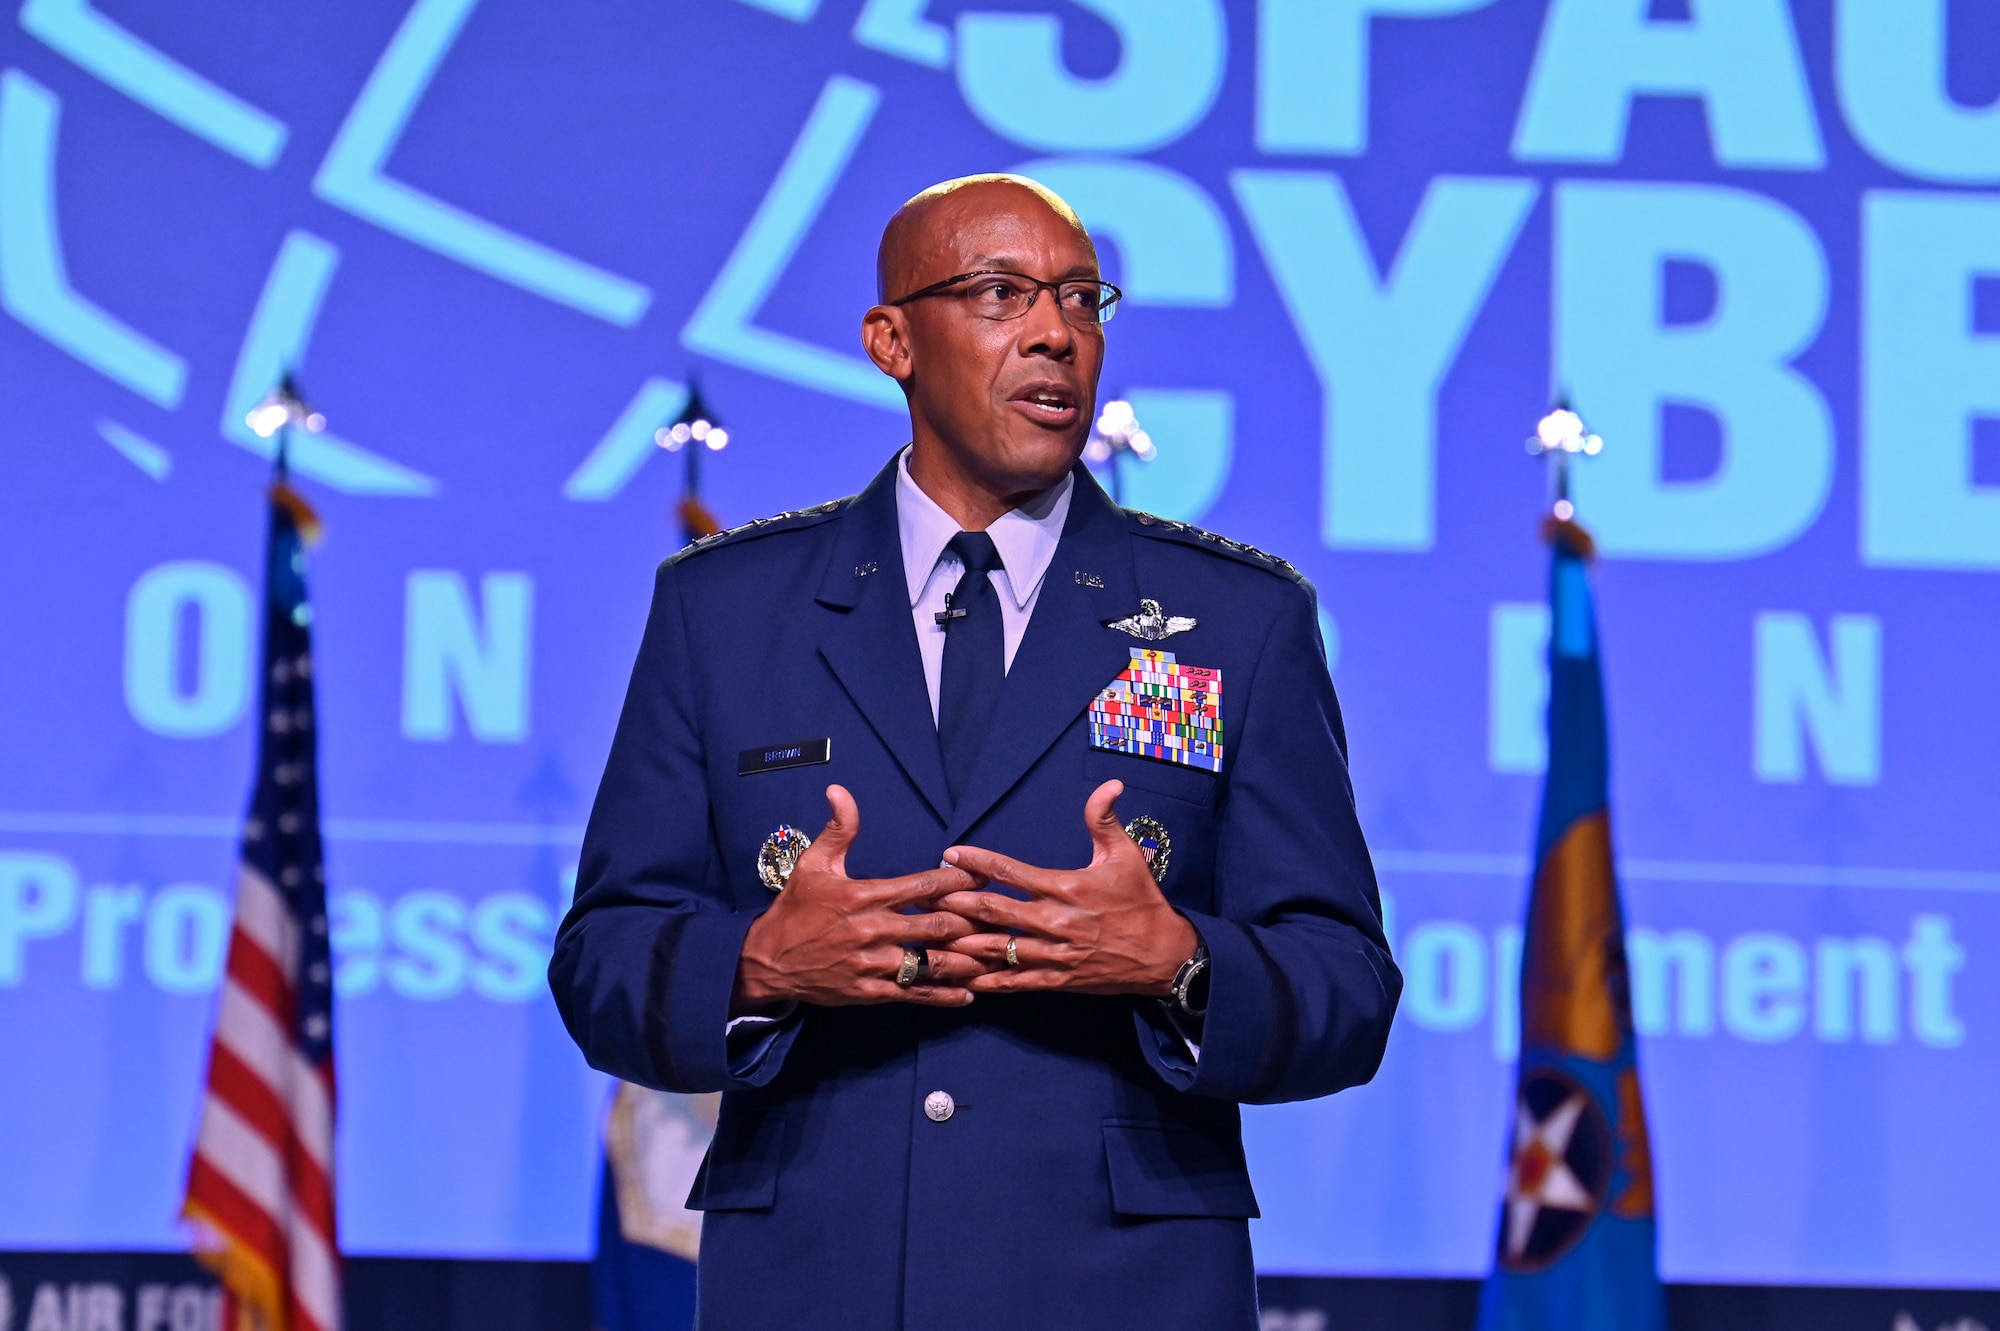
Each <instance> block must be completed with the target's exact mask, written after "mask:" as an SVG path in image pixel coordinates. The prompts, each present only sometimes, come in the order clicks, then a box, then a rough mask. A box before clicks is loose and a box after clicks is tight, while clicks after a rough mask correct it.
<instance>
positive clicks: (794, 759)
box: [736, 738, 833, 776]
mask: <svg viewBox="0 0 2000 1331" xmlns="http://www.w3.org/2000/svg"><path fill="white" fill-rule="evenodd" d="M832 758H833V740H832V739H831V738H827V739H795V740H790V741H788V742H786V743H784V744H759V745H758V746H757V747H756V748H754V749H745V750H743V752H741V753H739V754H737V755H736V775H738V776H755V775H756V774H757V773H759V772H776V771H780V770H782V769H784V768H787V767H811V766H812V765H813V764H814V763H823V762H828V761H831V760H832Z"/></svg>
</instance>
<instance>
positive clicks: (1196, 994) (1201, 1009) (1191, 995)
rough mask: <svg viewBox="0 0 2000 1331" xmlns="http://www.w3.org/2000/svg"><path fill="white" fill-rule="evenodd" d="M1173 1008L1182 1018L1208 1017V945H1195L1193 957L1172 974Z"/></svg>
mask: <svg viewBox="0 0 2000 1331" xmlns="http://www.w3.org/2000/svg"><path fill="white" fill-rule="evenodd" d="M1174 1006H1175V1007H1176V1008H1178V1009H1180V1013H1181V1015H1182V1016H1184V1017H1196V1018H1200V1017H1205V1016H1207V1015H1208V944H1206V943H1198V944H1196V946H1195V949H1194V955H1193V956H1191V957H1189V958H1188V959H1187V960H1186V961H1183V962H1182V963H1181V968H1180V969H1179V970H1178V971H1176V972H1174Z"/></svg>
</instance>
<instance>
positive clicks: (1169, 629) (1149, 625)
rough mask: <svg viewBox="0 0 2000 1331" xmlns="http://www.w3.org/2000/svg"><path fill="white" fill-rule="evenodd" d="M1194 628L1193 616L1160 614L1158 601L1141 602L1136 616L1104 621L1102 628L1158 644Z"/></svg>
mask: <svg viewBox="0 0 2000 1331" xmlns="http://www.w3.org/2000/svg"><path fill="white" fill-rule="evenodd" d="M1194 626H1195V620H1194V618H1193V616H1190V615H1164V614H1161V613H1160V603H1159V602H1158V601H1141V602H1139V613H1138V614H1136V615H1127V616H1126V617H1125V618H1123V619H1107V620H1105V621H1104V627H1106V628H1108V629H1117V630H1118V631H1119V632H1120V633H1129V634H1131V635H1132V636H1133V637H1135V638H1140V639H1143V640H1145V641H1146V642H1159V641H1160V640H1162V639H1164V638H1171V637H1173V636H1174V635H1175V634H1176V633H1186V632H1187V631H1188V630H1189V629H1191V628H1193V627H1194Z"/></svg>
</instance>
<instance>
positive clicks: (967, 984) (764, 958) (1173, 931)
mask: <svg viewBox="0 0 2000 1331" xmlns="http://www.w3.org/2000/svg"><path fill="white" fill-rule="evenodd" d="M1123 791H1124V786H1123V784H1122V783H1120V782H1117V781H1107V782H1105V783H1104V784H1103V785H1101V786H1099V787H1098V788H1097V789H1096V790H1094V791H1092V792H1091V794H1090V798H1089V799H1088V800H1086V801H1085V802H1084V809H1083V816H1084V822H1085V824H1086V826H1087V827H1088V828H1089V829H1090V839H1091V847H1092V853H1091V859H1090V863H1089V864H1087V865H1085V866H1084V867H1082V868H1080V869H1044V868H1040V867H1037V866H1035V865H1029V864H1022V863H1020V862H1019V861H1017V860H1013V859H1009V858H1008V857H1006V856H1004V855H997V854H995V853H994V852H992V851H989V850H984V849H981V848H980V847H977V846H953V847H952V848H951V849H949V850H947V851H946V852H945V854H944V858H945V863H944V864H943V865H941V866H939V867H938V868H936V869H927V870H925V871H924V872H922V873H915V874H906V875H904V876H903V877H900V878H882V879H854V878H849V877H848V876H847V870H846V862H847V851H848V848H849V847H851V846H852V845H853V844H854V839H855V837H856V836H857V835H858V834H859V832H860V829H861V814H860V810H859V808H858V807H857V806H856V805H855V802H854V797H853V796H852V795H850V794H849V793H848V792H847V791H846V790H845V789H844V788H843V787H840V786H829V787H828V788H827V792H826V795H827V803H828V804H829V805H831V806H832V810H833V816H832V817H831V818H830V819H829V820H828V821H827V824H826V827H825V828H824V829H823V830H822V831H821V832H820V834H819V836H818V837H817V838H816V839H815V840H814V841H813V843H812V845H811V847H810V848H808V849H807V851H806V852H805V854H803V855H801V856H800V857H799V862H798V864H797V866H796V867H794V868H793V870H792V875H791V878H790V880H789V881H788V882H787V884H786V886H785V890H784V891H783V892H781V893H779V894H778V898H777V900H775V901H773V902H772V903H771V908H770V909H769V910H767V911H765V912H764V914H762V915H761V916H759V917H758V918H757V920H756V921H755V922H754V923H753V924H752V925H751V926H750V930H749V933H748V934H747V935H746V936H745V937H744V941H743V955H742V959H741V961H740V962H739V964H738V967H737V973H736V990H735V994H734V995H733V1002H732V1004H731V1011H732V1013H736V1014H742V1013H748V1012H755V1011H758V1010H760V1009H763V1008H768V1007H770V1006H772V1005H774V1004H778V1003H782V1002H787V1001H796V1002H803V1003H817V1004H821V1005H824V1006H843V1005H849V1004H857V1003H885V1002H899V1001H900V1002H912V1003H921V1004H926V1005H929V1006H933V1007H963V1006H964V1005H965V1004H967V1003H970V1002H972V1001H973V997H974V995H976V994H981V993H1019V992H1027V991H1048V990H1067V991H1070V992H1073V993H1088V994H1146V995H1151V996H1153V997H1159V998H1164V997H1166V996H1167V995H1168V994H1170V993H1171V992H1172V990H1173V980H1174V975H1175V973H1176V972H1177V971H1178V970H1179V968H1180V965H1181V963H1182V962H1184V961H1186V960H1187V959H1188V957H1189V956H1190V955H1192V954H1193V952H1194V950H1195V945H1196V940H1197V936H1196V934H1195V931H1194V926H1193V925H1191V924H1189V923H1188V922H1187V920H1186V919H1184V918H1183V917H1182V916H1181V915H1180V914H1179V913H1177V912H1176V911H1175V910H1174V908H1173V907H1172V906H1171V905H1169V904H1168V903H1167V899H1166V897H1165V896H1164V895H1163V894H1162V893H1161V892H1160V888H1159V884H1157V883H1156V882H1154V880H1153V874H1152V870H1151V869H1150V867H1149V866H1148V865H1147V863H1146V856H1145V853H1144V852H1143V851H1141V850H1140V849H1139V847H1138V846H1137V845H1135V844H1134V843H1133V841H1132V839H1131V838H1130V837H1128V836H1126V835H1125V829H1124V828H1123V827H1122V826H1120V825H1119V822H1118V818H1117V814H1116V812H1115V806H1116V803H1117V800H1118V796H1119V795H1120V794H1121V793H1123ZM990 884H998V885H1001V886H1004V887H1008V888H1012V889H1015V890H1016V891H1018V892H1020V893H1023V894H1025V896H1026V898H1027V899H1026V900H1020V899H1018V898H1016V897H1013V896H1010V895H1008V894H1005V893H1000V892H988V891H981V890H979V889H981V888H984V887H986V886H988V885H990ZM1010 942H1011V943H1013V945H1014V955H1015V958H1016V961H1017V962H1018V964H1015V965H1010V964H1009V963H1008V959H1007V945H1008V944H1009V943H1010ZM905 947H920V948H924V949H926V950H927V951H928V952H929V955H930V979H929V981H928V982H925V983H919V984H912V985H908V986H904V985H899V984H897V983H896V980H895V975H896V972H897V969H898V967H899V966H901V964H902V960H903V950H904V948H905Z"/></svg>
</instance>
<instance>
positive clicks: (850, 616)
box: [816, 459, 951, 821]
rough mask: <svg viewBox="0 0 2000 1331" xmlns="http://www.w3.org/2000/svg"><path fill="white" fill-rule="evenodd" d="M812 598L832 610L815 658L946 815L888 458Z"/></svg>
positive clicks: (849, 517)
mask: <svg viewBox="0 0 2000 1331" xmlns="http://www.w3.org/2000/svg"><path fill="white" fill-rule="evenodd" d="M816 599H817V600H818V601H819V603H820V604H821V605H823V606H826V607H828V608H830V609H832V610H834V611H835V612H836V613H834V614H832V615H828V616H827V617H826V618H827V620H828V623H827V625H826V627H825V629H824V630H823V631H822V632H821V634H820V641H819V654H820V656H821V658H822V659H824V660H825V661H826V663H827V665H828V666H829V667H830V668H831V669H832V670H833V673H834V676H835V677H836V678H837V679H839V681H840V684H841V687H842V688H844V689H846V690H847V695H848V697H850V698H852V699H853V700H854V705H855V706H856V707H857V708H859V709H860V711H861V714H862V716H863V717H865V718H866V719H867V721H868V724H869V726H870V727H871V728H872V729H873V730H874V731H875V734H876V735H877V736H878V737H879V738H880V739H881V741H882V743H883V744H884V745H886V746H887V747H888V749H889V752H890V753H891V754H892V755H893V756H894V757H895V759H896V762H897V764H898V765H899V766H900V767H901V768H902V769H903V772H904V774H905V775H906V776H908V777H909V778H910V780H911V782H912V783H914V784H915V786H916V787H917V789H918V790H919V791H920V792H922V794H923V797H924V799H925V801H926V802H928V803H929V804H930V806H931V808H932V810H933V811H935V812H936V814H937V816H938V819H939V820H940V821H949V819H950V816H951V795H950V791H949V788H948V787H947V786H946V785H945V779H944V757H943V755H942V754H941V753H940V752H939V750H938V736H937V722H936V721H935V720H933V719H932V717H931V699H930V690H929V688H928V687H927V686H926V685H925V683H924V666H923V656H922V654H921V653H920V652H919V651H918V648H917V630H916V626H915V624H914V623H913V621H912V620H911V617H910V599H909V583H908V582H907V581H906V580H905V579H904V577H903V543H902V540H901V539H900V537H899V536H898V534H897V529H896V463H895V461H894V459H891V461H890V463H889V465H888V466H887V467H885V468H883V470H882V471H881V472H880V474H878V475H877V476H876V477H875V479H874V480H873V481H871V482H869V485H868V488H867V489H866V490H863V491H862V492H861V493H860V495H858V496H857V497H856V498H855V500H854V502H853V504H851V505H850V506H849V508H848V511H847V513H846V515H845V516H843V517H842V519H841V522H840V532H839V535H838V536H836V537H835V539H834V542H833V551H832V553H831V554H830V555H829V556H828V560H827V566H826V572H825V574H824V575H823V576H822V577H821V579H820V589H819V594H818V596H817V597H816Z"/></svg>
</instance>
